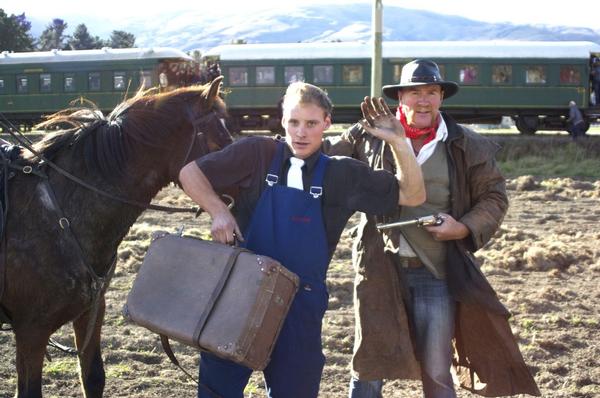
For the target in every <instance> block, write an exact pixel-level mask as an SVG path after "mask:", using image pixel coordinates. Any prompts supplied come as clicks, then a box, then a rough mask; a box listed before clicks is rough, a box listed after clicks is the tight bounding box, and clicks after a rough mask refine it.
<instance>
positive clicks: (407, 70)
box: [383, 59, 458, 100]
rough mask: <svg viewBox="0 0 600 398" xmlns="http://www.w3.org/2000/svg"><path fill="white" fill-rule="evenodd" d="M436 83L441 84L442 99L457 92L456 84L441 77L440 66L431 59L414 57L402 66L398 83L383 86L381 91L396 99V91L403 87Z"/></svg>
mask: <svg viewBox="0 0 600 398" xmlns="http://www.w3.org/2000/svg"><path fill="white" fill-rule="evenodd" d="M429 84H437V85H438V86H442V90H443V91H444V99H446V98H450V97H452V96H453V95H454V94H456V93H457V92H458V84H456V83H455V82H447V81H444V79H442V75H441V74H440V68H439V67H438V66H437V64H436V63H435V62H433V61H429V60H426V59H415V60H414V61H411V62H409V63H407V64H406V65H404V66H403V67H402V74H401V75H400V83H398V84H391V85H389V86H383V93H384V94H385V95H386V96H387V97H389V98H392V99H395V100H397V99H398V91H400V90H402V89H403V88H405V87H414V86H425V85H429Z"/></svg>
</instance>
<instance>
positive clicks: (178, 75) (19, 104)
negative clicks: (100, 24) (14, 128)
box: [0, 48, 197, 127]
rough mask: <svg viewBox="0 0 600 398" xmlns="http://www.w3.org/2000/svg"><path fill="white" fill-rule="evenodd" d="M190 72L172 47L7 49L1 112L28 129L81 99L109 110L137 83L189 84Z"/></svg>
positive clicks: (189, 61)
mask: <svg viewBox="0 0 600 398" xmlns="http://www.w3.org/2000/svg"><path fill="white" fill-rule="evenodd" d="M196 64H197V63H196ZM193 73H194V60H193V58H191V57H190V56H188V55H187V54H185V53H184V52H182V51H180V50H177V49H172V48H124V49H112V48H103V49H98V50H75V51H66V50H64V51H63V50H52V51H43V52H26V53H9V52H6V51H5V52H2V53H0V113H2V115H3V116H4V117H5V118H7V119H8V120H10V121H11V122H12V123H13V124H16V125H21V126H25V127H30V126H31V125H33V124H34V123H36V122H38V121H40V119H41V118H42V116H43V115H47V114H52V113H54V112H56V111H59V110H62V109H66V108H68V107H70V106H72V105H74V104H75V105H76V102H77V101H78V100H81V99H83V98H85V99H86V100H89V101H91V102H93V103H94V104H96V106H97V107H98V108H99V109H100V110H102V111H103V112H110V111H111V110H112V109H113V108H114V107H115V106H116V105H117V104H119V103H120V102H122V101H123V100H124V99H125V98H126V97H130V96H132V95H133V94H135V92H136V91H137V90H138V89H139V88H140V87H143V88H150V87H154V86H158V87H160V88H161V89H163V90H167V89H171V88H174V87H178V86H181V85H184V84H187V83H189V80H190V79H191V76H192V75H193ZM74 101H75V103H74Z"/></svg>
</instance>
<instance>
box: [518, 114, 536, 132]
mask: <svg viewBox="0 0 600 398" xmlns="http://www.w3.org/2000/svg"><path fill="white" fill-rule="evenodd" d="M515 124H516V125H517V130H519V132H520V133H521V134H526V135H533V134H535V132H536V131H537V129H538V125H539V121H538V117H537V116H517V117H516V118H515Z"/></svg>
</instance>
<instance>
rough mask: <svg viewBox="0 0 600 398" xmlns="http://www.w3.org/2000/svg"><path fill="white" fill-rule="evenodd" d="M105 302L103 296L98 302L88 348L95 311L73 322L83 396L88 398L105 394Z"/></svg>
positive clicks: (96, 397) (99, 397)
mask: <svg viewBox="0 0 600 398" xmlns="http://www.w3.org/2000/svg"><path fill="white" fill-rule="evenodd" d="M105 305H106V304H105V300H104V296H102V297H101V298H100V299H99V300H98V312H97V314H96V321H95V323H94V329H93V331H92V332H91V336H90V339H89V342H88V344H87V346H86V347H82V346H83V344H84V343H85V338H86V336H87V329H88V324H89V319H90V318H89V317H90V316H91V315H92V314H91V313H92V312H93V311H91V310H88V311H86V312H85V313H83V314H82V315H81V316H79V318H77V319H75V320H74V321H73V329H74V330H75V344H76V346H77V350H78V351H80V350H81V349H82V348H83V349H84V351H83V353H82V352H79V354H78V355H79V367H80V369H81V375H80V377H81V385H82V387H83V394H84V396H85V397H86V398H102V394H103V392H104V380H105V375H104V365H103V363H102V353H101V352H100V332H101V330H102V321H103V320H104V310H105Z"/></svg>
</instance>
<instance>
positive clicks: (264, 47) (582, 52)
mask: <svg viewBox="0 0 600 398" xmlns="http://www.w3.org/2000/svg"><path fill="white" fill-rule="evenodd" d="M371 48H372V46H371V43H369V42H337V43H336V42H333V43H318V42H313V43H269V44H229V45H223V46H218V47H215V48H213V49H211V50H209V51H207V52H206V53H205V54H204V55H205V56H219V57H220V59H221V60H223V61H227V60H231V61H234V60H269V59H273V60H274V59H316V58H327V59H331V58H340V59H350V58H370V57H371V52H372V50H371ZM590 53H600V45H598V44H596V43H593V42H589V41H509V40H493V41H386V42H383V45H382V56H383V58H589V57H590Z"/></svg>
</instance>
